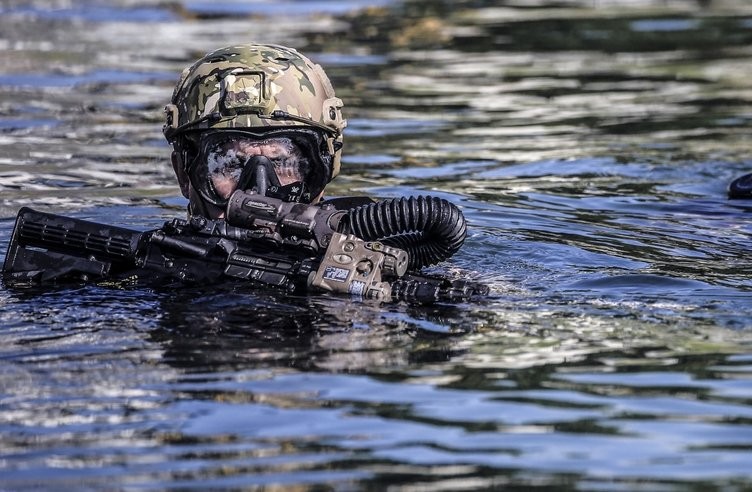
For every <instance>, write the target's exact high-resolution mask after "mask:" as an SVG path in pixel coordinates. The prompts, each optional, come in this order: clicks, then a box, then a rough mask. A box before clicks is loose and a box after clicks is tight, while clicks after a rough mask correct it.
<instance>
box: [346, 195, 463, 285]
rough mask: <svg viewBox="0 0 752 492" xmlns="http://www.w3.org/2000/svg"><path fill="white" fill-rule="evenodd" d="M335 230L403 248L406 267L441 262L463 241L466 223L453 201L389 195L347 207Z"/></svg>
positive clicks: (458, 247) (414, 268)
mask: <svg viewBox="0 0 752 492" xmlns="http://www.w3.org/2000/svg"><path fill="white" fill-rule="evenodd" d="M339 232H343V233H348V234H355V235H356V236H358V237H360V238H361V239H363V240H365V241H380V242H382V243H384V244H386V245H388V246H394V247H397V248H400V249H403V250H404V251H405V252H407V256H408V264H407V269H408V270H419V269H421V268H423V267H425V266H429V265H433V264H436V263H438V262H440V261H444V260H446V259H447V258H449V257H450V256H452V255H453V254H454V253H456V252H457V250H459V249H460V247H461V246H462V243H463V242H464V241H465V236H466V234H467V223H466V222H465V216H464V215H462V211H460V209H459V208H457V207H456V206H455V205H454V204H452V203H450V202H448V201H447V200H444V199H443V198H436V197H431V196H418V197H409V198H390V199H387V200H383V201H380V202H376V203H369V204H367V205H361V206H359V207H356V208H353V209H350V210H349V211H348V212H347V214H346V215H345V217H344V218H343V220H342V221H341V222H340V226H339Z"/></svg>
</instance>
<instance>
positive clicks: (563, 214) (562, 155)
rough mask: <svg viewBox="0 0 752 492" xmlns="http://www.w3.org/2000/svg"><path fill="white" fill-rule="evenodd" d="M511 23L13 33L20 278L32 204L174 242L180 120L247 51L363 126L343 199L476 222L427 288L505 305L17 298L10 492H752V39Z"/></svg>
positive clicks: (170, 16)
mask: <svg viewBox="0 0 752 492" xmlns="http://www.w3.org/2000/svg"><path fill="white" fill-rule="evenodd" d="M498 3H499V2H464V1H459V2H449V3H446V4H445V3H440V2H422V1H418V0H413V1H410V2H407V3H405V4H402V3H400V2H396V1H393V2H390V1H382V2H366V1H363V2H342V1H335V0H331V1H321V2H303V1H295V0H290V1H285V2H234V1H229V0H228V1H224V2H192V1H184V2H171V3H166V2H165V3H160V2H159V1H151V2H131V1H127V0H119V1H118V0H113V1H112V2H105V1H90V2H68V1H65V0H59V1H53V0H50V1H44V2H26V1H11V2H6V3H5V4H3V6H2V7H0V66H2V71H1V72H0V190H2V194H1V195H0V218H1V219H0V239H1V241H0V242H2V248H3V252H4V248H5V246H6V243H7V240H8V236H9V233H10V230H11V227H12V223H13V218H14V216H15V213H16V211H17V210H18V208H19V207H21V206H24V205H30V206H34V207H36V208H40V209H44V210H51V211H57V212H60V213H65V214H70V215H74V216H77V217H81V218H86V219H91V220H96V221H99V222H104V223H110V224H119V225H123V226H126V227H130V228H133V229H147V228H150V227H156V226H158V225H160V224H161V223H162V222H163V221H164V220H166V219H168V218H170V217H174V216H175V215H182V214H183V210H184V207H185V200H184V199H183V198H182V197H180V196H179V193H178V190H177V188H176V186H175V184H174V182H173V178H172V176H171V169H170V166H169V163H168V149H167V146H166V144H165V143H164V141H163V139H162V136H161V132H160V128H161V109H162V106H163V105H164V104H165V103H166V101H167V100H168V98H169V96H170V93H171V90H172V85H173V84H174V82H175V81H176V79H177V74H178V73H179V71H180V70H181V69H182V68H183V67H184V66H186V65H187V64H188V63H190V62H191V61H192V60H193V59H195V58H196V57H197V56H199V55H200V54H202V53H204V52H205V51H207V50H209V49H211V48H214V47H218V46H222V45H226V44H230V43H236V42H245V41H249V40H254V41H259V42H272V43H281V44H290V45H294V46H297V47H299V48H300V49H301V50H302V51H304V52H306V53H308V54H310V55H311V56H312V57H313V58H314V59H316V60H317V61H319V62H320V63H322V64H324V65H325V67H326V69H327V71H328V72H329V73H330V75H331V76H332V79H333V82H334V85H335V87H336V88H337V92H338V96H340V97H342V98H343V99H344V100H345V102H346V109H347V117H348V119H349V122H350V125H349V127H348V129H347V134H346V147H345V159H344V160H343V173H342V175H341V176H340V177H338V178H337V180H336V181H335V182H334V183H333V184H332V186H331V192H332V194H335V195H336V194H345V193H356V194H364V195H374V196H401V195H410V194H418V193H430V194H432V195H436V196H440V197H443V198H446V199H448V200H451V201H452V202H454V203H456V204H458V205H459V206H461V207H462V209H463V211H464V213H465V215H466V217H467V218H468V220H469V222H470V231H469V237H468V240H467V242H466V245H465V246H464V248H463V249H462V250H461V251H460V252H459V253H458V254H457V255H456V256H455V257H454V258H452V259H451V260H450V261H449V262H446V263H445V264H443V265H440V266H438V267H436V268H435V269H434V270H435V271H438V272H441V273H444V274H448V275H456V276H467V277H470V278H472V279H476V280H480V281H483V282H486V283H488V284H489V285H491V286H492V288H493V294H492V296H491V297H490V298H489V299H487V300H483V301H481V302H477V303H472V304H460V305H456V306H443V305H441V306H433V307H419V306H410V305H404V304H397V305H385V306H378V305H372V304H369V303H363V302H358V301H354V300H349V299H342V298H336V297H331V296H316V297H310V298H304V297H292V298H291V297H286V296H283V295H280V294H277V293H274V292H260V291H254V290H251V289H245V288H242V287H238V286H228V287H226V288H222V289H214V290H211V291H207V290H205V289H197V288H185V289H182V290H178V291H167V290H163V289H159V288H144V287H135V286H133V287H127V286H108V285H87V286H61V287H56V288H53V289H44V290H33V291H18V290H10V289H5V288H3V290H1V291H0V305H1V306H2V310H0V320H1V322H2V327H3V328H2V330H0V405H1V407H2V412H0V434H1V435H2V441H1V443H2V444H1V446H0V488H3V489H9V490H24V489H36V488H40V489H50V488H56V489H58V488H73V489H103V490H111V489H126V490H127V489H158V490H160V489H179V488H189V487H190V488H196V489H216V488H237V489H240V488H251V487H253V486H285V487H292V486H300V487H306V486H310V487H323V488H327V487H330V488H340V489H353V488H373V489H374V490H383V489H387V488H392V489H400V488H406V489H407V488H411V489H430V490H442V489H445V490H457V489H467V488H476V489H478V488H501V487H502V486H505V485H512V486H526V487H548V486H550V487H553V488H557V489H562V488H564V489H566V488H578V489H595V490H603V489H619V490H624V489H634V488H643V489H649V490H656V489H669V490H673V489H681V488H689V487H694V488H697V489H719V488H727V489H730V490H734V489H746V488H749V487H750V486H751V485H752V480H751V479H750V475H749V469H750V465H752V459H751V458H750V453H749V452H750V443H752V404H751V403H750V396H749V395H750V394H752V392H751V390H752V385H751V384H750V379H751V378H750V376H751V375H752V356H750V343H751V342H752V335H750V328H751V323H750V321H749V319H750V314H752V307H751V306H752V282H751V281H750V272H752V263H751V262H750V260H749V255H748V251H749V244H750V241H749V240H750V235H751V234H752V221H751V220H750V213H751V212H752V204H750V203H746V202H744V201H729V200H727V199H726V186H727V184H728V182H729V181H730V180H731V179H733V178H734V177H736V176H738V175H740V174H743V173H747V172H750V171H752V160H750V159H749V145H748V143H747V142H748V138H747V135H748V134H749V132H750V129H751V128H750V127H752V124H751V121H752V109H751V108H752V106H750V101H751V100H752V84H751V83H750V80H752V63H750V62H751V61H752V59H751V58H752V51H751V49H750V46H752V10H750V8H749V6H747V5H746V2H743V1H741V0H739V1H734V0H716V1H714V2H710V5H709V6H708V7H706V8H702V7H701V5H702V4H704V3H707V2H690V1H686V2H684V1H682V2H679V1H670V0H669V1H663V0H662V1H649V0H633V1H626V0H625V1H620V0H596V1H594V0H582V1H577V0H572V1H567V2H547V1H545V0H539V1H525V2H502V4H503V5H502V6H499V5H497V4H498ZM554 3H556V5H554ZM374 5H375V6H376V8H367V9H365V10H360V11H358V12H357V13H351V12H352V9H353V8H355V7H358V8H360V7H366V6H374ZM593 7H595V8H593ZM288 11H292V12H294V15H289V16H282V15H280V13H285V12H288Z"/></svg>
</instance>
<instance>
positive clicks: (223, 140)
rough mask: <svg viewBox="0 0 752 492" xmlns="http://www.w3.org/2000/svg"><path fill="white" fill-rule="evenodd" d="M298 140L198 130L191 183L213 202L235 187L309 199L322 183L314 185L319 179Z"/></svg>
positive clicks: (222, 201) (226, 196) (217, 202)
mask: <svg viewBox="0 0 752 492" xmlns="http://www.w3.org/2000/svg"><path fill="white" fill-rule="evenodd" d="M299 143H300V140H297V141H296V140H294V139H293V138H290V137H287V136H282V135H279V136H273V137H270V138H258V136H256V135H249V134H247V133H245V132H227V131H225V132H216V133H209V134H206V135H202V136H201V138H200V142H199V152H198V154H197V156H196V158H195V160H194V161H193V163H192V165H191V169H190V177H191V183H192V184H193V187H194V188H195V189H196V190H197V191H198V193H199V194H200V196H201V198H202V199H203V200H205V201H206V202H208V203H211V204H213V205H215V206H217V207H224V206H226V205H227V200H228V199H229V197H230V195H231V194H232V193H233V192H234V191H235V190H238V189H242V190H254V191H256V192H257V193H260V194H263V195H267V196H273V197H275V198H279V199H281V200H284V201H290V202H304V203H310V202H311V201H312V200H313V199H314V198H316V196H318V194H319V193H320V192H321V191H322V190H323V186H320V188H321V189H319V190H316V184H318V183H321V182H322V179H321V176H319V174H320V173H317V172H316V169H315V166H312V165H311V161H310V160H309V159H308V158H307V157H306V155H305V153H304V151H303V148H307V147H306V146H305V145H302V146H301V145H299ZM301 147H303V148H301ZM314 193H315V195H314Z"/></svg>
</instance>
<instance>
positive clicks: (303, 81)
mask: <svg viewBox="0 0 752 492" xmlns="http://www.w3.org/2000/svg"><path fill="white" fill-rule="evenodd" d="M165 114H166V122H165V125H164V128H163V132H164V135H165V137H166V138H167V140H168V141H169V142H170V143H172V144H173V145H175V146H176V148H177V147H179V146H181V145H182V139H183V138H184V137H185V138H190V136H192V135H196V134H199V133H202V132H205V131H207V130H220V129H235V130H239V129H243V130H251V131H253V132H254V133H263V132H266V131H276V130H282V129H288V130H290V131H295V130H296V129H300V130H304V129H305V130H308V132H309V133H310V131H311V130H313V131H315V132H316V133H318V134H320V135H321V145H320V149H319V150H320V156H315V157H316V158H317V159H320V160H321V162H322V163H323V165H324V166H325V167H326V168H328V169H326V170H325V174H326V175H327V176H326V182H329V181H331V179H332V178H334V177H335V176H336V175H337V174H338V173H339V168H340V154H341V148H342V130H343V129H344V128H345V126H346V125H347V121H346V120H345V119H344V118H343V116H342V101H341V100H340V99H338V98H337V97H335V95H334V89H333V88H332V85H331V83H330V81H329V78H328V77H327V75H326V74H325V73H324V70H323V69H322V68H321V66H320V65H317V64H314V63H313V62H312V61H311V60H309V59H308V58H307V57H305V56H303V55H302V54H300V53H298V52H297V51H296V50H294V49H292V48H287V47H283V46H276V45H254V44H249V45H240V46H230V47H227V48H222V49H219V50H216V51H213V52H211V53H208V54H207V55H205V56H204V57H203V58H201V59H200V60H198V61H197V62H196V63H194V64H193V65H192V66H190V67H188V68H186V69H185V70H184V71H183V73H182V74H181V77H180V80H179V82H178V84H177V86H176V87H175V91H174V92H173V95H172V103H171V104H169V105H168V106H167V107H166V108H165Z"/></svg>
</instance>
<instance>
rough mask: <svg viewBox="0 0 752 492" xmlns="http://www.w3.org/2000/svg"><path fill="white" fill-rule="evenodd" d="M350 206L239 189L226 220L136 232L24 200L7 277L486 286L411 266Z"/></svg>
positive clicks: (296, 289)
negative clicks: (364, 235) (364, 228)
mask: <svg viewBox="0 0 752 492" xmlns="http://www.w3.org/2000/svg"><path fill="white" fill-rule="evenodd" d="M344 215H345V212H344V211H341V210H336V209H335V208H334V207H332V206H327V205H323V206H314V205H305V204H299V203H288V202H283V201H281V200H278V199H275V198H271V197H266V196H262V195H258V194H255V193H252V192H244V191H236V192H235V193H234V194H233V195H232V197H231V199H230V201H229V204H228V206H227V210H226V219H225V220H208V219H205V218H203V217H195V216H194V217H192V218H191V219H189V220H183V219H173V220H171V221H168V222H166V223H165V224H164V226H163V227H161V228H160V229H157V230H152V231H146V232H139V231H133V230H130V229H126V228H122V227H115V226H109V225H104V224H98V223H95V222H89V221H85V220H80V219H75V218H71V217H65V216H61V215H55V214H50V213H44V212H39V211H35V210H32V209H30V208H26V207H25V208H22V209H21V210H20V211H19V212H18V216H17V219H16V224H15V228H14V230H13V235H12V238H11V242H10V245H9V247H8V253H7V255H6V257H5V262H4V264H3V280H4V282H5V283H6V284H8V285H11V286H25V285H39V284H47V283H55V282H64V281H71V280H73V281H97V280H105V279H118V278H121V279H122V278H130V277H136V278H148V279H150V280H155V279H159V278H163V279H165V280H168V281H170V280H174V279H177V280H179V281H181V282H186V283H189V284H207V283H213V282H218V281H222V280H227V279H242V280H245V281H249V282H251V283H254V284H260V285H264V286H272V287H276V288H280V289H284V290H286V291H288V292H290V293H300V292H305V291H323V292H334V293H346V294H350V295H353V296H357V297H361V298H366V299H377V300H381V301H390V300H412V301H417V302H436V301H449V302H455V301H460V300H465V299H468V298H470V297H472V296H475V295H485V294H486V293H488V288H487V287H486V286H484V285H481V284H478V283H475V282H468V281H463V280H449V279H445V278H442V277H436V276H429V275H422V274H418V273H408V272H407V271H406V270H407V267H408V263H409V262H408V255H407V253H406V252H405V251H404V250H402V249H399V248H397V247H393V246H388V245H386V244H384V243H383V242H380V241H365V240H363V239H361V238H359V237H357V236H355V235H353V234H347V233H343V232H338V231H339V230H342V227H340V225H341V224H340V222H341V221H342V218H343V216H344Z"/></svg>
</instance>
